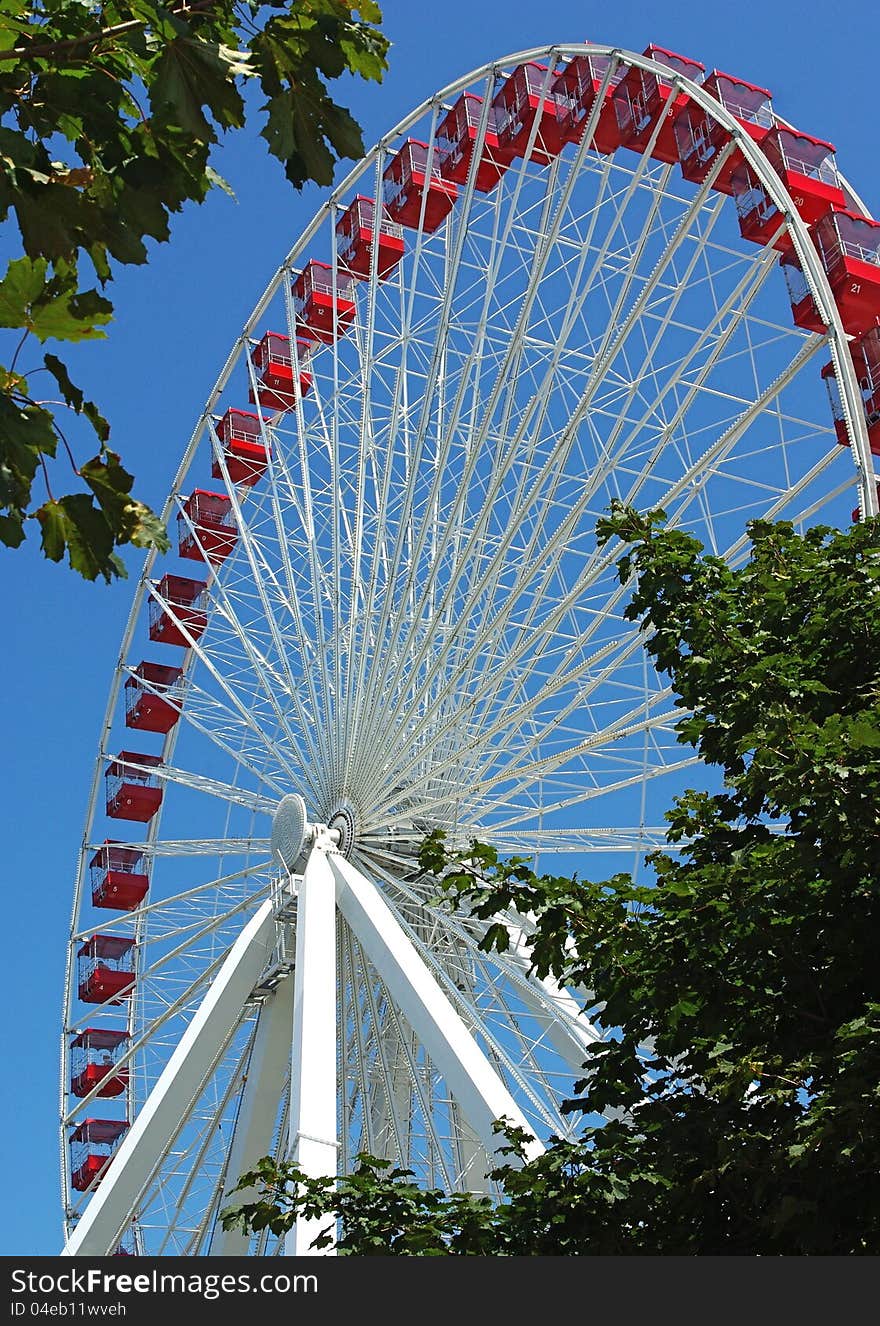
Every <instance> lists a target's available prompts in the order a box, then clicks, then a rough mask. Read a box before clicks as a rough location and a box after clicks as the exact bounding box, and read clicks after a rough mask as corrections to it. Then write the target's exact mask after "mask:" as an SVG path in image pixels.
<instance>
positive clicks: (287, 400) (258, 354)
mask: <svg viewBox="0 0 880 1326" xmlns="http://www.w3.org/2000/svg"><path fill="white" fill-rule="evenodd" d="M294 345H295V356H294V351H292V350H291V346H290V337H289V336H285V335H284V334H283V333H282V332H266V334H265V336H263V338H262V340H260V341H259V342H258V343H257V344H256V345H255V346H254V350H253V353H252V355H251V362H252V364H253V368H254V375H255V377H256V379H257V388H256V391H255V390H254V388H253V386H251V387H250V388H249V389H248V399H249V400H250V402H251V404H252V405H256V404H257V403H258V402H259V404H260V405H261V406H262V408H263V409H264V410H275V411H279V412H282V413H283V412H286V411H289V410H295V409H296V383H297V382H299V394H300V396H306V395H308V392H309V389H310V387H311V385H312V375H311V373H309V372H307V366H308V363H309V360H310V359H311V357H312V351H313V350H314V348H315V342H314V341H313V340H312V339H311V337H308V336H297V337H296V338H295V341H294ZM294 357H295V360H296V362H294Z"/></svg>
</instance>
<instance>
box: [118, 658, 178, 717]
mask: <svg viewBox="0 0 880 1326" xmlns="http://www.w3.org/2000/svg"><path fill="white" fill-rule="evenodd" d="M182 679H183V669H182V668H172V667H169V666H168V665H167V664H164V663H147V662H142V663H138V665H137V667H136V668H135V670H134V672H133V673H132V674H131V676H130V677H127V678H126V681H125V726H126V727H132V728H137V729H138V730H139V731H141V732H162V733H165V732H170V731H171V729H172V728H173V727H174V724H175V723H176V722H177V720H178V719H179V718H180V702H181V691H182Z"/></svg>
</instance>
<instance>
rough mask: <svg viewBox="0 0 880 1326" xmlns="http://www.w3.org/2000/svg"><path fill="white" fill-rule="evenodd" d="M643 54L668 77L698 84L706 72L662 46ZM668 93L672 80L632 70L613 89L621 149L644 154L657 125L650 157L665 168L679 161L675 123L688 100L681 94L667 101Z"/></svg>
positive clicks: (635, 69)
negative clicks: (672, 75) (674, 76)
mask: <svg viewBox="0 0 880 1326" xmlns="http://www.w3.org/2000/svg"><path fill="white" fill-rule="evenodd" d="M642 54H643V55H646V56H648V58H649V59H651V60H653V62H654V63H655V64H657V65H660V66H662V68H663V69H668V70H669V71H670V73H673V74H683V75H684V77H685V78H689V79H690V80H691V82H692V83H699V82H701V81H702V78H703V75H704V74H705V72H706V66H705V65H704V64H700V62H699V60H689V59H687V58H686V57H685V56H683V55H676V54H675V52H674V51H667V50H665V49H664V48H663V47H662V46H654V45H651V46H647V47H646V48H645V50H644V51H643V52H642ZM671 91H672V79H671V78H666V77H664V76H663V75H662V74H660V73H654V72H653V71H652V70H646V69H638V68H635V67H633V68H632V69H628V70H627V72H626V75H625V76H624V78H622V79H621V81H620V82H619V83H618V85H617V87H616V88H615V89H614V97H613V101H614V107H615V111H616V114H617V124H618V129H619V132H620V145H621V147H628V148H631V149H632V151H633V152H644V151H645V150H646V148H647V146H648V143H649V142H650V140H651V136H652V134H653V133H654V130H655V129H656V128H657V125H658V124H660V130H659V132H658V134H657V137H656V139H655V141H654V146H653V147H652V148H651V156H652V158H653V159H654V160H655V161H665V162H667V164H671V163H672V162H675V161H678V143H677V142H676V137H675V120H676V118H677V117H678V116H679V115H680V114H681V112H682V111H683V110H684V108H685V107H686V106H687V104H688V96H687V93H686V92H680V93H678V94H677V95H676V96H674V97H671V98H670V92H671ZM661 119H662V123H660V122H661Z"/></svg>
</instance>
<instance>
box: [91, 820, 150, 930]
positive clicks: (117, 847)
mask: <svg viewBox="0 0 880 1326" xmlns="http://www.w3.org/2000/svg"><path fill="white" fill-rule="evenodd" d="M143 864H144V853H143V852H142V851H141V849H140V848H139V847H128V846H126V844H125V843H119V842H116V841H114V840H113V839H112V838H106V839H105V840H104V843H103V844H102V846H101V847H99V848H98V850H97V852H96V853H95V855H94V856H93V857H92V859H91V861H90V862H89V873H90V875H91V880H92V905H93V906H95V907H108V908H112V909H113V910H114V911H120V912H130V911H132V909H133V908H135V907H138V906H139V905H140V904H141V903H142V902H143V900H144V898H145V897H146V895H147V891H148V889H149V887H150V877H149V875H148V874H147V873H146V871H145V870H144V868H143Z"/></svg>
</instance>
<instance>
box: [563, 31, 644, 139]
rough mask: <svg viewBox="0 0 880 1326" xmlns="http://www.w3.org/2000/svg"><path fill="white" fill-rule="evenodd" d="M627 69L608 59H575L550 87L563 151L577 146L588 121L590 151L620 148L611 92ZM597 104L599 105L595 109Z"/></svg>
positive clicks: (585, 57) (608, 56)
mask: <svg viewBox="0 0 880 1326" xmlns="http://www.w3.org/2000/svg"><path fill="white" fill-rule="evenodd" d="M626 68H627V67H626V65H625V64H623V63H621V62H619V61H618V62H616V63H615V62H614V60H613V57H612V56H610V55H575V56H574V57H573V58H572V59H571V60H569V62H568V64H567V65H566V66H565V68H564V69H563V70H562V72H561V73H560V74H559V75H558V76H557V79H556V82H555V83H554V84H553V96H554V98H555V101H556V114H557V118H558V120H559V136H560V140H561V143H562V146H563V147H564V146H565V145H566V144H567V143H579V142H580V141H581V139H582V138H583V136H584V132H585V131H586V128H587V125H588V124H589V122H590V117H591V116H592V117H593V131H592V134H591V136H590V147H591V148H592V150H593V151H595V152H603V153H605V154H610V153H612V152H616V151H617V149H618V148H619V147H620V130H619V128H618V124H617V111H616V109H615V106H614V89H615V88H616V87H617V85H618V84H619V83H620V82H621V81H622V80H623V78H624V77H625V75H626ZM597 102H600V104H599V106H598V108H597Z"/></svg>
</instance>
